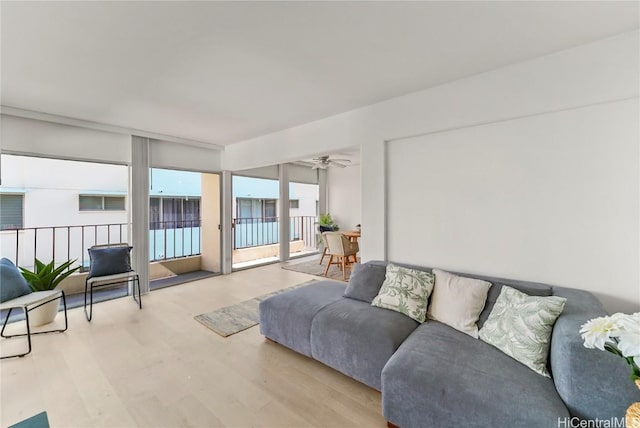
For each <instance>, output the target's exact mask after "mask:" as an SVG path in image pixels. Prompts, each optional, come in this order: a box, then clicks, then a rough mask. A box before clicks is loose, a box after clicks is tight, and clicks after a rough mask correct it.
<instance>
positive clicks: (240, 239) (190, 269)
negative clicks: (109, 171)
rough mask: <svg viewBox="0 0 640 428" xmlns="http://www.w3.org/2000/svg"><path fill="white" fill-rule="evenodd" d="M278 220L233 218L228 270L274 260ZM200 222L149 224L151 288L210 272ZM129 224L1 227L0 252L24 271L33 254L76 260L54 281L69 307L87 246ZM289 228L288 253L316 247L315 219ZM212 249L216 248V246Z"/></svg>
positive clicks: (122, 292)
mask: <svg viewBox="0 0 640 428" xmlns="http://www.w3.org/2000/svg"><path fill="white" fill-rule="evenodd" d="M279 220H280V219H279V218H278V217H261V218H242V219H234V221H233V229H234V232H233V261H234V268H242V267H247V266H252V265H256V264H262V263H266V262H270V261H277V260H278V259H279V254H278V252H279V228H280V222H279ZM202 222H203V220H201V219H194V220H180V221H177V220H174V221H162V222H152V223H151V224H150V229H151V230H149V260H150V266H149V267H150V269H149V273H150V279H151V282H150V288H151V290H154V289H157V288H162V287H165V286H169V285H175V284H179V283H183V282H187V281H191V280H194V279H200V278H203V277H206V276H210V275H213V274H215V273H214V272H210V271H208V270H206V269H204V268H203V265H204V263H203V257H205V256H206V254H203V229H206V228H207V227H208V228H209V229H212V228H214V225H212V224H208V225H207V224H204V225H203V224H202ZM130 227H131V225H130V224H128V223H111V224H85V225H68V226H46V227H26V228H16V229H5V230H2V231H0V254H1V255H2V257H7V258H8V259H10V260H12V261H13V262H14V263H15V264H16V265H17V266H22V267H24V268H27V269H30V270H33V268H34V260H35V258H36V257H37V258H38V259H39V260H41V261H43V262H45V263H48V262H50V261H51V260H54V261H55V262H56V265H59V264H62V263H64V262H66V261H67V260H73V259H75V260H77V264H76V265H75V266H78V265H79V266H80V270H79V271H78V273H76V274H73V275H70V276H69V277H68V278H66V279H65V280H64V281H63V282H62V283H61V284H60V288H62V289H63V290H64V291H65V292H66V293H67V295H68V296H69V300H70V305H71V306H72V307H73V306H77V305H81V300H82V298H83V293H84V284H85V279H86V276H87V273H88V270H89V265H90V260H89V253H88V249H89V248H90V247H92V246H93V245H104V244H113V243H119V242H127V241H128V237H129V232H130V230H129V229H130ZM215 228H216V229H217V224H216V225H215ZM289 231H290V236H291V243H290V249H291V253H290V256H291V257H295V256H302V255H307V254H311V253H314V252H316V251H317V234H316V217H314V216H295V217H291V218H290V222H289ZM213 247H216V245H213ZM216 250H218V251H219V249H218V248H216ZM205 252H206V251H205ZM212 252H213V251H212ZM217 254H218V253H217V252H216V254H210V255H209V256H212V255H213V256H217ZM127 292H128V290H127V289H126V286H123V287H114V288H111V289H105V290H101V291H100V290H99V291H96V293H97V294H96V296H95V298H96V301H101V300H107V299H110V298H115V297H122V296H126V295H127ZM101 294H102V295H101ZM76 296H77V297H76Z"/></svg>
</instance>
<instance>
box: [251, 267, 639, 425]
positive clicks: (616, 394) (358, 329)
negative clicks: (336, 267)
mask: <svg viewBox="0 0 640 428" xmlns="http://www.w3.org/2000/svg"><path fill="white" fill-rule="evenodd" d="M366 265H369V266H370V270H371V271H374V270H376V268H377V269H378V271H380V269H384V266H385V265H386V263H385V262H380V261H373V262H369V263H367V264H366ZM404 266H406V265H404ZM410 267H412V268H416V267H415V266H410ZM418 269H422V270H427V271H429V270H430V269H429V268H422V267H418ZM458 275H462V276H467V277H471V278H478V279H483V280H486V281H489V282H491V283H492V284H493V286H492V287H491V289H490V291H489V295H488V297H487V301H486V305H485V308H484V310H483V312H482V313H481V315H480V320H479V322H478V326H479V327H481V326H482V324H483V323H484V321H486V319H487V317H488V316H489V313H490V312H491V309H492V307H493V304H494V303H495V301H496V299H497V297H498V295H499V294H500V289H501V288H502V285H508V286H510V287H513V288H516V289H518V290H520V291H523V292H525V293H527V294H529V295H537V296H549V295H554V296H561V297H565V298H566V299H567V301H566V304H565V308H564V311H563V313H562V315H561V316H560V317H559V318H558V320H557V321H556V324H555V326H554V330H553V335H552V340H551V350H550V355H549V364H548V366H549V367H548V368H549V370H550V372H551V373H552V378H546V377H543V376H541V375H539V374H537V373H535V372H533V371H532V370H530V369H529V368H528V367H526V366H524V365H523V364H521V363H519V362H518V361H516V360H514V359H512V358H511V357H509V356H507V355H506V354H504V353H502V352H501V351H500V350H498V349H496V348H494V347H493V346H491V345H489V344H487V343H485V342H483V341H481V340H478V339H474V338H473V337H471V336H469V335H466V334H464V333H461V332H459V331H457V330H455V329H453V328H451V327H449V326H447V325H444V324H441V323H439V322H437V321H432V320H429V321H427V322H426V323H423V324H419V323H418V322H416V321H414V320H412V319H411V318H409V317H407V316H405V315H403V314H401V313H398V312H395V311H391V310H387V309H381V308H378V307H374V306H371V304H370V301H371V298H372V294H373V293H371V292H369V293H365V294H364V295H361V296H357V297H358V298H360V299H363V300H357V299H354V298H349V297H345V296H344V293H345V288H346V286H345V284H344V283H339V282H335V281H319V282H316V283H313V284H311V285H308V286H305V287H302V288H298V289H294V290H292V291H289V292H286V293H282V294H279V295H276V296H273V297H271V298H269V299H267V300H265V301H263V302H261V304H260V331H261V333H262V334H263V335H264V336H266V337H267V338H269V339H271V340H273V341H275V342H278V343H279V344H282V345H284V346H286V347H289V348H291V349H293V350H295V351H297V352H299V353H302V354H304V355H306V356H308V357H311V358H314V359H316V360H318V361H320V362H322V363H324V364H326V365H328V366H330V367H332V368H334V369H336V370H338V371H340V372H342V373H344V374H345V375H347V376H350V377H352V378H354V379H356V380H358V381H360V382H362V383H364V384H366V385H369V386H370V387H372V388H375V389H377V390H380V391H382V411H383V415H384V417H385V418H386V420H387V421H389V423H390V424H391V425H396V426H400V427H402V428H410V427H425V426H428V427H451V426H464V427H510V428H511V427H527V428H528V427H558V426H571V425H570V424H569V420H570V418H579V419H583V420H596V419H598V420H600V421H603V420H609V421H610V420H611V418H614V417H615V418H621V417H624V413H625V410H626V408H627V407H628V406H629V404H631V403H632V402H633V401H637V399H638V392H637V390H635V388H634V386H633V384H632V382H630V381H629V372H628V368H627V366H626V365H625V364H624V361H622V360H620V359H619V358H616V357H615V356H613V355H611V354H609V353H606V352H601V351H598V350H590V349H586V348H584V347H583V345H582V339H581V337H580V334H579V333H578V330H579V328H580V326H581V325H582V324H583V323H584V322H585V321H587V320H589V319H591V318H594V317H597V316H601V315H605V314H606V312H605V311H604V309H603V307H602V305H601V304H600V302H599V301H598V300H597V299H596V298H595V297H594V296H593V295H592V294H590V293H588V292H585V291H581V290H576V289H569V288H562V287H555V286H551V285H545V284H539V283H532V282H525V281H516V280H509V279H502V278H491V277H484V276H478V275H469V274H464V273H458ZM369 281H370V282H371V287H372V290H375V289H376V287H377V288H378V289H379V288H380V285H381V283H380V284H375V282H378V281H379V279H373V277H371V279H370V280H369ZM380 282H381V281H380ZM367 294H368V295H367ZM373 295H375V294H373ZM367 300H368V301H367ZM559 421H567V422H566V423H564V424H562V422H561V425H559ZM575 421H577V419H574V422H575Z"/></svg>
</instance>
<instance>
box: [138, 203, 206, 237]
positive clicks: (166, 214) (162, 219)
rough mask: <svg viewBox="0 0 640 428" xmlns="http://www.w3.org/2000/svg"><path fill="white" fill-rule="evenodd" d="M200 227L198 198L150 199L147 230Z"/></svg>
mask: <svg viewBox="0 0 640 428" xmlns="http://www.w3.org/2000/svg"><path fill="white" fill-rule="evenodd" d="M183 227H200V198H192V197H182V198H157V197H154V198H150V199H149V229H151V230H159V229H182V228H183Z"/></svg>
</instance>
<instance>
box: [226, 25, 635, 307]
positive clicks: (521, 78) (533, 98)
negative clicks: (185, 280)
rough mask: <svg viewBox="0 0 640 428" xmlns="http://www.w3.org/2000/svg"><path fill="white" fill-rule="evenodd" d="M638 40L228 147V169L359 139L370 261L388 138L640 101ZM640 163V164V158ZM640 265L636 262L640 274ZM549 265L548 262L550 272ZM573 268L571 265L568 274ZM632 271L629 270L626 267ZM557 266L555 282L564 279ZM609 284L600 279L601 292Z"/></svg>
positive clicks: (382, 251) (377, 243)
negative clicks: (558, 274) (369, 232)
mask: <svg viewBox="0 0 640 428" xmlns="http://www.w3.org/2000/svg"><path fill="white" fill-rule="evenodd" d="M639 38H640V32H639V31H633V32H629V33H625V34H622V35H619V36H616V37H611V38H607V39H604V40H600V41H597V42H594V43H590V44H587V45H583V46H579V47H576V48H573V49H568V50H564V51H561V52H557V53H555V54H552V55H547V56H544V57H540V58H536V59H532V60H530V61H526V62H522V63H518V64H514V65H511V66H508V67H503V68H500V69H497V70H494V71H490V72H487V73H482V74H479V75H475V76H471V77H469V78H465V79H461V80H457V81H454V82H451V83H448V84H445V85H441V86H438V87H434V88H430V89H427V90H424V91H421V92H416V93H413V94H410V95H407V96H403V97H399V98H395V99H392V100H389V101H386V102H382V103H378V104H374V105H371V106H368V107H365V108H361V109H358V110H354V111H351V112H347V113H344V114H340V115H337V116H333V117H330V118H327V119H324V120H320V121H316V122H313V123H309V124H306V125H302V126H298V127H295V128H291V129H287V130H284V131H281V132H277V133H273V134H269V135H266V136H263V137H260V138H255V139H252V140H247V141H245V142H241V143H237V144H234V145H231V146H228V147H227V149H226V150H225V153H224V155H223V168H224V169H230V170H236V169H243V168H251V167H257V166H263V165H269V164H276V163H280V162H284V161H293V160H298V159H305V158H308V157H310V156H312V155H315V154H318V153H326V152H332V151H340V150H342V149H345V148H348V147H351V146H354V145H358V146H360V150H361V162H362V165H361V168H362V222H361V223H362V227H363V229H364V230H365V231H367V230H377V231H380V233H379V234H367V233H365V234H364V235H363V237H362V240H361V249H362V257H363V260H365V261H366V260H371V259H376V258H385V257H386V252H387V243H386V240H385V236H386V234H385V233H384V231H385V228H386V224H387V220H386V218H385V210H386V206H387V194H386V180H385V178H386V173H385V168H386V154H385V149H386V143H385V141H395V140H400V139H404V138H407V137H410V136H418V135H423V134H428V133H434V132H445V131H447V130H455V129H458V128H460V129H461V128H465V127H472V126H476V125H479V124H485V123H486V124H490V123H497V122H501V121H505V120H513V119H516V118H519V117H525V116H532V115H538V114H544V113H549V112H554V111H561V110H573V109H579V108H582V107H586V106H591V105H596V104H600V103H608V102H615V101H619V100H625V99H629V98H637V97H638V94H639V90H638V88H639V82H638V80H639V79H638V75H639V72H640V67H639V51H640V42H639ZM636 141H637V140H636ZM391 144H393V143H391ZM427 161H428V159H424V162H425V163H426V162H427ZM632 161H633V162H635V163H636V165H637V163H638V158H637V157H636V158H635V159H632ZM635 170H636V173H635V175H634V173H633V172H629V173H628V174H627V176H626V177H624V179H625V180H630V181H633V182H637V181H638V180H639V177H638V175H637V167H636V169H635ZM638 198H640V195H638V193H636V194H635V196H634V199H635V200H636V201H637V200H638ZM579 220H580V219H577V220H576V221H579ZM617 221H618V218H617V217H611V218H607V219H606V224H605V225H604V226H603V227H605V228H606V227H608V225H612V224H615V223H616V222H617ZM629 230H630V231H633V230H637V226H632V225H629ZM632 233H633V232H632ZM636 236H637V234H636ZM406 239H407V240H410V239H411V237H406ZM594 245H600V243H598V242H594ZM612 259H613V256H611V255H604V257H603V259H602V260H601V264H604V265H607V264H610V265H612V266H613V265H617V262H614V261H613V260H612ZM637 263H638V261H637V260H636V261H635V262H634V266H636V271H637V270H638V269H637ZM460 268H461V269H462V270H468V269H464V267H462V266H461V267H460ZM585 268H589V267H588V266H586V267H585ZM546 269H547V267H546V266H540V270H541V271H545V270H546ZM570 269H571V268H570V267H569V266H568V267H567V271H569V270H570ZM631 269H633V267H627V268H625V271H630V270H631ZM549 272H550V273H551V274H550V275H549V282H554V283H555V282H557V281H554V279H555V275H553V273H552V271H549ZM480 273H482V272H480ZM570 273H571V272H570ZM570 273H569V274H567V276H569V275H570ZM636 278H637V276H636ZM525 279H527V278H525ZM557 279H558V280H560V282H561V281H562V278H557ZM635 286H636V287H637V286H638V284H635ZM607 287H609V285H600V288H601V289H602V290H604V289H605V288H607ZM612 295H613V294H612ZM637 295H638V292H636V293H635V297H634V296H629V295H627V294H621V293H620V291H616V292H615V296H614V297H615V298H617V299H620V300H624V301H627V300H629V299H631V301H632V302H636V303H633V305H637V300H636V299H637ZM623 305H624V304H623ZM607 306H608V308H609V309H611V310H615V309H618V308H619V307H620V306H619V305H617V304H616V303H615V302H613V301H610V303H609V304H608V305H607Z"/></svg>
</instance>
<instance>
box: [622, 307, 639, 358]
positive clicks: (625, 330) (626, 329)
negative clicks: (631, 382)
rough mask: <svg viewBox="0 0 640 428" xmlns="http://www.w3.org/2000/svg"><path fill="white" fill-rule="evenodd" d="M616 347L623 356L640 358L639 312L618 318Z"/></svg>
mask: <svg viewBox="0 0 640 428" xmlns="http://www.w3.org/2000/svg"><path fill="white" fill-rule="evenodd" d="M619 323H620V328H619V334H618V349H619V350H620V352H622V355H624V356H625V357H635V358H634V359H636V361H637V359H638V358H640V313H635V314H633V315H627V316H626V317H622V318H620V320H619Z"/></svg>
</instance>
